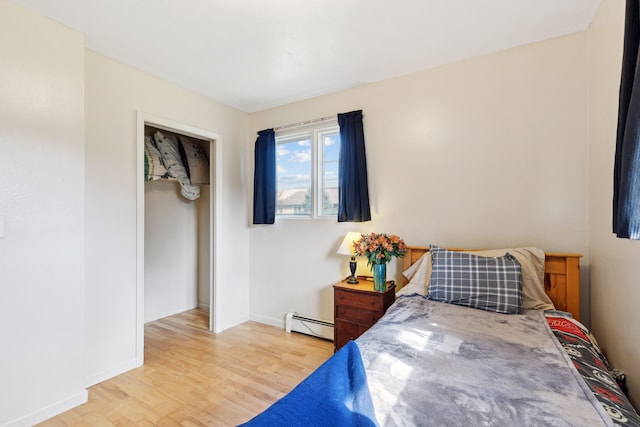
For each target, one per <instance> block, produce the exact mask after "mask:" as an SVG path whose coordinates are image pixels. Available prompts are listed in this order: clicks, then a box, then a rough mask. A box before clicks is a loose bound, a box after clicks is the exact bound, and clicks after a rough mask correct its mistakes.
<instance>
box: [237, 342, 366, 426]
mask: <svg viewBox="0 0 640 427" xmlns="http://www.w3.org/2000/svg"><path fill="white" fill-rule="evenodd" d="M377 425H378V423H377V421H376V418H375V414H374V410H373V403H372V401H371V395H370V394H369V387H368V386H367V377H366V374H365V370H364V366H363V364H362V358H361V356H360V350H359V349H358V346H357V345H356V344H355V343H354V342H353V341H350V342H349V343H348V344H347V345H345V346H344V347H342V348H341V349H340V350H339V351H338V352H337V353H336V354H334V355H333V356H332V357H331V358H330V359H329V360H327V361H326V362H325V363H324V364H322V366H320V367H319V368H318V369H317V370H316V371H315V372H314V373H312V374H311V375H310V376H309V377H307V379H305V380H304V381H303V382H301V383H300V384H299V385H298V386H297V387H296V388H294V389H293V390H292V391H291V392H290V393H289V394H287V395H286V396H284V397H283V398H282V399H280V400H278V401H277V402H276V403H274V404H273V405H272V406H271V407H269V408H268V409H267V410H266V411H264V412H263V413H261V414H260V415H258V416H256V417H255V418H253V419H252V420H251V421H249V422H247V423H245V424H242V426H249V427H259V426H268V427H273V426H304V427H313V426H318V427H320V426H332V427H339V426H345V427H346V426H349V427H351V426H362V427H371V426H377Z"/></svg>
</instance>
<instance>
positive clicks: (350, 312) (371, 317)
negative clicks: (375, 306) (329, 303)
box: [335, 305, 383, 326]
mask: <svg viewBox="0 0 640 427" xmlns="http://www.w3.org/2000/svg"><path fill="white" fill-rule="evenodd" d="M382 314H383V313H382V312H381V311H380V310H378V311H371V310H363V309H361V308H358V307H350V306H346V305H337V306H336V313H335V315H336V319H344V320H350V321H352V322H356V323H360V324H363V325H369V326H371V325H373V324H374V323H376V322H377V321H378V320H380V318H381V317H382Z"/></svg>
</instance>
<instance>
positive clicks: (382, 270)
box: [371, 263, 387, 292]
mask: <svg viewBox="0 0 640 427" xmlns="http://www.w3.org/2000/svg"><path fill="white" fill-rule="evenodd" d="M371 271H372V272H373V289H375V290H376V291H380V292H384V291H386V290H387V264H386V263H384V264H373V265H372V266H371Z"/></svg>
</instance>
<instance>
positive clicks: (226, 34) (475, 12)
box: [12, 0, 601, 112]
mask: <svg viewBox="0 0 640 427" xmlns="http://www.w3.org/2000/svg"><path fill="white" fill-rule="evenodd" d="M12 1H13V2H14V3H17V4H20V5H23V6H25V7H27V8H30V9H32V10H34V11H35V12H37V13H39V14H42V15H45V16H48V17H50V18H52V19H53V20H55V21H58V22H61V23H63V24H65V25H67V26H69V27H71V28H74V29H76V30H78V31H80V32H82V33H84V34H85V37H86V46H87V47H88V48H89V49H91V50H94V51H96V52H99V53H101V54H103V55H106V56H109V57H112V58H115V59H117V60H119V61H122V62H124V63H126V64H129V65H131V66H133V67H136V68H139V69H141V70H144V71H146V72H148V73H151V74H154V75H156V76H159V77H162V78H164V79H166V80H168V81H171V82H173V83H176V84H178V85H180V86H182V87H185V88H187V89H190V90H193V91H194V92H198V93H200V94H203V95H205V96H208V97H210V98H213V99H215V100H218V101H221V102H223V103H225V104H228V105H231V106H234V107H236V108H239V109H241V110H243V111H247V112H254V111H259V110H263V109H267V108H271V107H275V106H278V105H282V104H286V103H290V102H294V101H299V100H302V99H306V98H310V97H314V96H318V95H323V94H327V93H331V92H336V91H339V90H343V89H347V88H351V87H355V86H358V85H362V84H365V83H371V82H375V81H379V80H383V79H387V78H391V77H396V76H400V75H404V74H409V73H413V72H416V71H419V70H423V69H427V68H431V67H435V66H438V65H442V64H446V63H450V62H453V61H458V60H461V59H465V58H470V57H474V56H479V55H483V54H486V53H490V52H495V51H498V50H502V49H507V48H510V47H514V46H519V45H522V44H526V43H531V42H535V41H538V40H543V39H547V38H551V37H557V36H560V35H563V34H569V33H572V32H576V31H582V30H586V29H587V28H588V27H589V25H590V23H591V20H592V19H593V17H594V15H595V13H596V11H597V9H598V6H599V5H600V2H601V0H394V1H389V0H188V1H185V0H12Z"/></svg>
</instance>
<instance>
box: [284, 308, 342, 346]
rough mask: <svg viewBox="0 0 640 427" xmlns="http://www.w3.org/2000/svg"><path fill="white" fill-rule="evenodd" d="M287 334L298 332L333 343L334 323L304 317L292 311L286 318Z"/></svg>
mask: <svg viewBox="0 0 640 427" xmlns="http://www.w3.org/2000/svg"><path fill="white" fill-rule="evenodd" d="M285 329H286V330H287V333H291V332H298V333H301V334H305V335H311V336H312V337H317V338H322V339H325V340H329V341H333V322H328V321H326V320H321V319H314V318H313V317H307V316H302V315H300V314H298V313H296V312H295V311H290V312H288V313H287V314H286V316H285Z"/></svg>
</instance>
